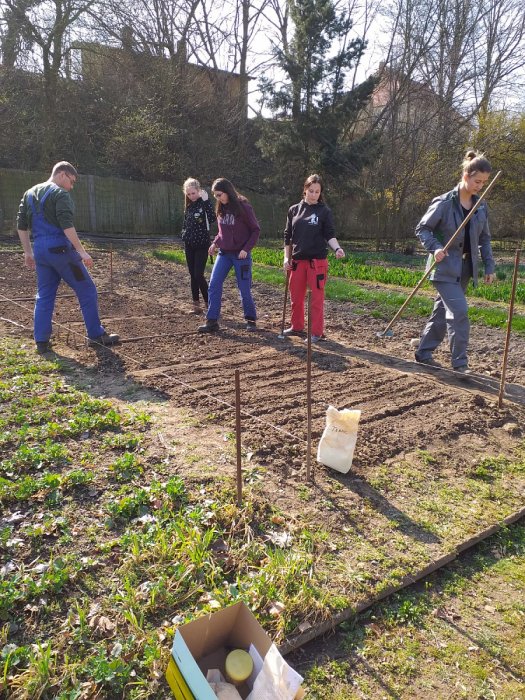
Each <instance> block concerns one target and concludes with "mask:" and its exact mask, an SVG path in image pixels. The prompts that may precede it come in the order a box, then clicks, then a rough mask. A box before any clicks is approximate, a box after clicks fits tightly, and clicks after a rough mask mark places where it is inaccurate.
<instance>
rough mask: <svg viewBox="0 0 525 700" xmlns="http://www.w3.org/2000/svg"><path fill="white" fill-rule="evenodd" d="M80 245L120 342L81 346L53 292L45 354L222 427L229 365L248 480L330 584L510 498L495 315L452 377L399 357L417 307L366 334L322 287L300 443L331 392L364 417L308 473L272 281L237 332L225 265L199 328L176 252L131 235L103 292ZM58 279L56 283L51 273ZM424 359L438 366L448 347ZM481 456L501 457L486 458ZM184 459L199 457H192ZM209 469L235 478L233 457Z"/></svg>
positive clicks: (19, 289) (28, 311) (493, 514)
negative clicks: (329, 463)
mask: <svg viewBox="0 0 525 700" xmlns="http://www.w3.org/2000/svg"><path fill="white" fill-rule="evenodd" d="M94 258H95V260H96V267H95V268H94V273H93V276H94V278H95V280H96V281H97V285H98V288H99V292H100V293H101V296H100V307H101V313H102V316H103V321H104V323H105V326H106V328H107V330H108V331H110V332H117V333H119V334H120V335H121V338H122V340H123V342H122V344H120V345H119V346H117V347H115V348H114V349H111V350H107V349H100V350H97V351H95V350H92V349H88V348H86V347H85V345H84V341H83V340H82V332H83V324H82V323H81V321H80V313H79V311H78V308H77V303H76V299H74V298H71V297H70V296H62V298H60V299H59V301H58V303H57V308H56V322H57V327H56V330H55V342H54V347H55V349H56V351H57V354H58V355H59V356H60V355H64V356H67V357H69V358H74V359H75V360H76V361H77V362H78V363H80V364H81V365H85V366H89V367H93V366H95V367H96V369H97V372H98V375H97V376H98V378H99V379H98V381H99V383H100V387H99V391H102V392H103V393H105V394H106V395H107V396H111V386H112V382H115V383H118V381H119V378H120V379H122V378H123V377H125V378H126V379H130V380H132V381H133V382H134V383H139V384H143V385H144V386H146V387H148V388H150V389H154V390H158V391H160V392H163V393H164V394H165V395H166V396H168V397H169V400H170V402H173V405H174V406H176V407H179V408H180V407H183V408H185V409H187V410H188V411H190V412H191V413H192V415H195V416H197V417H198V418H199V419H200V420H201V421H205V420H207V421H210V422H212V423H214V424H216V425H220V426H222V427H223V429H224V430H225V431H227V432H232V431H233V430H234V425H235V422H234V410H233V406H234V402H235V387H234V371H235V370H237V369H238V370H239V371H240V382H241V401H242V408H243V417H242V443H243V448H244V462H245V466H246V468H247V470H248V471H249V472H250V473H251V474H252V476H253V474H254V473H257V478H258V479H259V485H260V487H261V493H263V494H264V497H265V498H267V499H268V500H269V501H271V502H272V503H273V505H274V506H275V507H276V508H278V509H280V510H281V511H282V513H283V514H284V515H285V516H286V518H287V519H288V520H289V522H290V523H291V524H293V523H296V524H297V523H304V522H308V523H309V526H310V527H318V528H319V529H325V530H326V531H327V533H328V536H327V540H328V541H327V548H326V552H324V553H323V556H324V555H326V556H324V559H323V564H322V568H323V576H324V577H325V578H326V581H327V582H329V585H330V586H332V587H333V593H334V595H335V594H337V595H344V596H346V597H347V600H348V601H349V602H357V601H358V600H360V599H362V598H363V596H365V597H366V595H368V594H370V593H371V592H372V591H378V590H381V589H382V588H385V587H386V586H387V585H388V584H391V583H392V582H395V581H396V580H399V579H400V578H401V577H403V576H404V575H406V574H407V573H411V572H414V571H416V570H417V569H418V568H421V567H423V566H425V565H427V564H428V563H429V562H431V561H432V560H434V559H436V558H438V557H439V556H442V555H443V554H446V553H448V552H450V551H452V550H453V549H454V548H455V547H456V546H457V545H458V544H459V543H461V542H462V541H464V540H466V539H467V538H468V537H470V536H472V535H474V534H475V533H477V532H479V531H481V530H483V529H484V528H486V527H488V526H489V525H491V524H493V523H494V522H498V521H500V520H501V519H503V518H504V517H506V516H508V515H510V514H511V513H513V512H516V511H517V510H519V508H521V507H522V506H523V502H524V496H525V469H523V468H521V467H523V425H524V418H525V389H524V388H523V387H522V385H525V352H524V349H525V339H523V338H522V337H520V336H516V337H513V338H512V342H511V351H510V358H509V367H508V372H507V379H508V382H509V389H508V391H509V397H508V398H506V400H505V401H504V404H503V407H502V408H501V409H499V408H498V407H497V392H498V387H499V384H498V378H499V370H500V363H501V356H502V348H503V343H504V331H503V330H493V329H488V328H486V327H484V326H481V325H476V326H474V327H473V329H472V339H471V351H472V358H471V367H472V369H473V370H474V372H475V375H473V376H472V377H462V376H458V375H455V374H453V373H452V372H450V371H446V370H434V369H432V368H424V367H421V366H419V365H416V364H415V363H414V362H413V361H412V360H413V351H412V350H411V348H410V344H409V341H410V338H411V337H414V336H417V335H418V333H419V331H420V330H421V327H422V322H421V320H414V319H405V320H401V321H400V322H399V323H398V324H396V326H395V328H394V331H395V335H394V338H392V339H390V340H383V339H379V338H377V336H376V333H377V332H378V331H381V330H382V329H383V328H384V326H385V323H386V321H387V320H388V319H386V320H384V319H383V320H381V319H376V318H374V317H373V316H372V315H371V311H372V310H371V309H364V308H357V307H354V305H353V304H351V303H344V302H327V303H326V310H327V314H326V317H327V318H326V333H327V337H328V339H327V341H326V342H323V343H320V344H318V345H316V346H315V347H314V349H313V354H312V413H313V424H312V425H313V433H312V445H313V447H316V446H317V442H318V440H319V438H320V435H321V433H322V430H323V428H324V423H325V411H326V408H327V406H328V405H329V404H331V405H333V406H336V407H337V408H358V409H360V410H361V411H362V417H361V422H360V426H359V434H358V442H357V448H356V453H355V457H354V462H353V466H352V470H351V471H350V472H349V473H348V474H347V475H342V474H338V473H336V472H333V471H330V470H328V469H326V468H325V467H322V466H320V465H317V464H315V460H314V458H312V465H313V471H314V477H315V480H314V481H313V482H307V481H306V478H305V477H306V472H305V463H306V456H305V455H306V439H307V433H306V427H307V422H306V359H307V358H306V344H305V342H304V341H303V340H302V339H301V338H293V339H287V340H280V339H279V338H278V337H277V334H278V333H279V330H280V318H281V312H282V301H283V300H282V290H278V289H275V288H272V287H268V286H265V285H262V284H255V285H254V297H255V300H256V303H257V307H258V313H259V320H258V326H257V330H256V331H255V332H250V331H247V330H245V328H244V323H243V318H242V313H241V307H240V302H239V299H238V294H237V290H236V288H235V286H234V281H233V279H229V280H228V282H227V284H226V285H225V292H224V304H223V310H222V318H221V330H220V332H218V333H217V334H212V335H202V334H198V333H197V327H198V325H199V324H200V323H202V322H203V318H204V317H203V316H201V317H197V316H195V315H193V314H192V313H191V304H190V301H191V299H190V294H189V284H188V276H187V271H186V270H185V268H184V267H182V266H178V265H174V264H170V263H167V262H161V261H158V260H155V259H154V258H152V257H151V256H149V255H148V254H147V253H146V252H145V251H142V250H132V251H129V250H122V251H118V252H115V253H114V254H113V279H112V291H111V289H110V276H109V254H108V253H107V252H100V253H98V254H97V253H95V254H94ZM0 265H1V267H2V272H1V273H0V295H2V296H0V302H1V312H0V316H1V317H2V318H1V320H0V330H1V332H2V334H3V335H7V334H8V335H11V336H22V337H27V338H28V339H29V338H30V337H31V315H32V301H31V300H30V298H31V297H32V296H33V295H34V276H33V274H32V273H31V272H29V271H26V270H25V269H24V268H23V267H22V255H21V254H20V253H17V254H15V253H12V254H11V253H3V254H2V255H1V257H0ZM60 294H61V295H67V294H69V290H67V289H66V288H65V287H64V288H61V290H60ZM6 298H7V299H10V300H11V301H6ZM26 298H29V299H28V300H27V299H26ZM13 300H21V301H16V302H15V301H13ZM6 319H7V320H6ZM436 359H439V360H441V361H442V362H443V364H445V365H446V363H447V352H446V348H443V349H442V350H440V352H439V353H438V354H436ZM201 437H202V434H201V428H200V427H199V424H196V425H195V426H194V427H192V426H191V425H188V426H187V439H188V441H192V442H199V440H200V439H201ZM210 449H211V448H210ZM495 457H501V458H505V459H500V460H499V461H498V460H495V461H494V462H493V463H491V462H490V460H489V461H488V462H487V459H488V458H495ZM520 464H521V467H520V466H519V465H520ZM480 465H485V467H484V471H480ZM516 465H518V466H516ZM188 469H189V470H190V469H192V470H194V472H195V471H198V470H199V469H201V470H202V473H204V471H205V469H204V467H202V465H200V466H199V465H191V467H190V466H189V467H188ZM207 469H208V473H212V472H213V471H214V470H219V471H222V472H226V473H228V474H231V475H232V478H233V474H234V457H233V456H232V458H231V459H228V460H225V461H224V463H220V462H217V463H216V464H214V466H213V468H209V467H207ZM487 474H488V477H487Z"/></svg>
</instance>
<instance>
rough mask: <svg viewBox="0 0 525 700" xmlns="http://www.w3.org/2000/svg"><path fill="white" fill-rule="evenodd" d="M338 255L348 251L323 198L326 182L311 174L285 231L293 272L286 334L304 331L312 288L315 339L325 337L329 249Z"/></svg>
mask: <svg viewBox="0 0 525 700" xmlns="http://www.w3.org/2000/svg"><path fill="white" fill-rule="evenodd" d="M329 247H330V248H331V249H332V250H333V251H334V252H335V257H336V258H344V256H345V253H344V250H343V249H342V248H341V247H340V245H339V243H338V242H337V238H336V237H335V225H334V219H333V216H332V212H331V210H330V209H329V208H328V207H327V206H326V204H325V203H324V201H323V181H322V180H321V178H320V177H319V175H310V177H308V178H307V179H306V181H305V183H304V186H303V199H302V200H301V201H300V202H299V203H298V204H294V205H293V206H292V207H290V209H289V210H288V218H287V220H286V228H285V230H284V269H285V270H286V271H287V273H288V274H289V275H290V299H291V306H292V325H291V326H290V328H287V329H286V330H285V331H284V335H301V334H302V333H303V331H304V298H305V296H306V288H307V287H309V289H310V290H311V295H310V304H311V315H312V342H313V343H317V342H318V341H319V340H321V339H322V338H323V337H324V286H325V284H326V277H327V274H328V260H327V256H328V248H329Z"/></svg>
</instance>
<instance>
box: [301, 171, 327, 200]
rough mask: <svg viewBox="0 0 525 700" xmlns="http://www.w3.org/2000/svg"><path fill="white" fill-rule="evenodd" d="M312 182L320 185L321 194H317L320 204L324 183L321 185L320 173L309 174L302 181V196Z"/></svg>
mask: <svg viewBox="0 0 525 700" xmlns="http://www.w3.org/2000/svg"><path fill="white" fill-rule="evenodd" d="M314 183H315V184H316V185H321V194H320V195H319V199H318V200H317V201H318V202H319V203H320V204H322V203H323V202H324V198H323V190H324V185H323V180H322V178H321V176H320V175H315V174H314V175H309V176H308V177H307V178H306V180H305V181H304V185H303V197H304V194H305V192H306V190H307V189H308V188H309V187H310V185H313V184H314Z"/></svg>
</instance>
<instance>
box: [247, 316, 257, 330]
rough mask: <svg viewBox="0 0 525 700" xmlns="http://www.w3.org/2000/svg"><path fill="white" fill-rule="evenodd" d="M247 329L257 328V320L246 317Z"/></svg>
mask: <svg viewBox="0 0 525 700" xmlns="http://www.w3.org/2000/svg"><path fill="white" fill-rule="evenodd" d="M246 330H247V331H255V330H257V324H256V323H255V321H252V319H250V318H248V319H246Z"/></svg>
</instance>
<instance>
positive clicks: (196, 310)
mask: <svg viewBox="0 0 525 700" xmlns="http://www.w3.org/2000/svg"><path fill="white" fill-rule="evenodd" d="M191 313H192V314H195V315H196V316H200V315H201V314H202V307H201V305H200V302H199V301H194V302H193V303H192V305H191Z"/></svg>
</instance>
